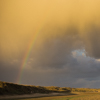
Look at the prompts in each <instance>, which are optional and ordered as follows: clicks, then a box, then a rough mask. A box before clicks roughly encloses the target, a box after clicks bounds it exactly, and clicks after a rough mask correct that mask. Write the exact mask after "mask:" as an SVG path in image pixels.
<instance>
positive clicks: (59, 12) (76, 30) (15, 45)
mask: <svg viewBox="0 0 100 100" xmlns="http://www.w3.org/2000/svg"><path fill="white" fill-rule="evenodd" d="M99 3H100V1H99V0H88V1H87V0H80V1H79V0H78V1H75V0H70V1H69V0H63V1H61V0H48V1H47V0H38V1H37V0H30V1H28V0H14V1H13V0H9V1H7V0H5V1H4V0H1V1H0V14H1V16H0V80H2V81H8V82H14V83H17V79H18V74H19V72H20V70H21V66H22V63H23V59H25V55H26V53H27V55H28V57H27V60H26V62H25V60H24V62H25V67H24V69H23V73H22V76H21V82H20V84H31V85H42V86H62V87H65V86H66V87H89V88H99V87H100V86H99V84H100V81H99V79H100V52H99V51H100V45H99V42H100V24H99V23H100V19H99V18H100V7H99ZM31 41H33V44H32V42H31ZM30 45H31V49H30V50H29V47H30ZM27 50H28V52H27Z"/></svg>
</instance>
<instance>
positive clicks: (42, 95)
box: [0, 93, 69, 100]
mask: <svg viewBox="0 0 100 100" xmlns="http://www.w3.org/2000/svg"><path fill="white" fill-rule="evenodd" d="M65 95H69V94H68V93H49V94H41V93H35V94H28V95H13V96H9V95H4V96H0V100H2V99H17V98H18V99H19V98H32V97H48V96H65Z"/></svg>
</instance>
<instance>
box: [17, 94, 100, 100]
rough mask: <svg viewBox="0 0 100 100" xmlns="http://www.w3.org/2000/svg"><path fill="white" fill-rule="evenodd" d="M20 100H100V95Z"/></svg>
mask: <svg viewBox="0 0 100 100" xmlns="http://www.w3.org/2000/svg"><path fill="white" fill-rule="evenodd" d="M18 100H100V93H80V94H77V95H68V96H54V97H41V98H29V99H18Z"/></svg>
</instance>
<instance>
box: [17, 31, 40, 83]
mask: <svg viewBox="0 0 100 100" xmlns="http://www.w3.org/2000/svg"><path fill="white" fill-rule="evenodd" d="M40 31H41V29H40V30H38V31H37V32H35V34H34V35H33V36H32V39H31V40H30V42H29V44H28V47H27V50H26V51H25V54H24V57H23V60H22V64H21V67H20V69H19V73H18V76H17V82H16V83H18V84H19V83H21V79H22V75H23V73H24V69H25V67H26V63H27V60H28V58H29V56H30V53H31V50H32V48H33V46H34V45H35V42H36V40H37V38H38V36H39V34H40Z"/></svg>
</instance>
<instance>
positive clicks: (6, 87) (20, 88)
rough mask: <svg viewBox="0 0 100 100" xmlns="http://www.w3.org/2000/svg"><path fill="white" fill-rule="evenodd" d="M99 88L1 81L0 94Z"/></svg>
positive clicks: (79, 90) (94, 90)
mask: <svg viewBox="0 0 100 100" xmlns="http://www.w3.org/2000/svg"><path fill="white" fill-rule="evenodd" d="M98 91H99V89H89V88H70V87H55V86H48V87H45V86H44V87H43V86H34V85H19V84H14V83H8V82H2V81H0V95H13V94H18V95H21V94H32V93H51V92H61V93H62V92H66V93H67V92H98Z"/></svg>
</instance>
